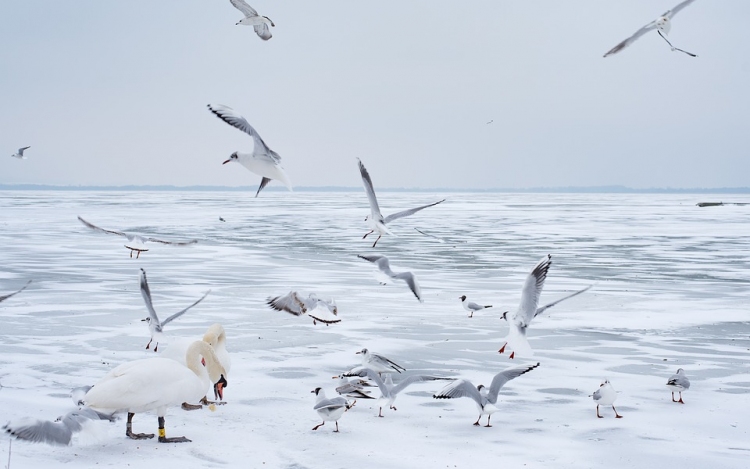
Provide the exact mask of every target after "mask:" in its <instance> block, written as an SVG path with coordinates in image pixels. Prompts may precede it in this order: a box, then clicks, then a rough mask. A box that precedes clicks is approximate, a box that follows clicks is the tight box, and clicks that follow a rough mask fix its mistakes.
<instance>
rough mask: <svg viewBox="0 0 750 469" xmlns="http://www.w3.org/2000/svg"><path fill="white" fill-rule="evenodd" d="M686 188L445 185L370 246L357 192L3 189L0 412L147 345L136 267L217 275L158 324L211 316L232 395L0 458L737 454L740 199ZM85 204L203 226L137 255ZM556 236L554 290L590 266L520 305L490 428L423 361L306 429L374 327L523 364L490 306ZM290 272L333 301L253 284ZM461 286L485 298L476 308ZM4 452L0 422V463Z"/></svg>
mask: <svg viewBox="0 0 750 469" xmlns="http://www.w3.org/2000/svg"><path fill="white" fill-rule="evenodd" d="M442 196H443V194H429V193H427V194H426V193H394V192H383V193H382V194H380V199H381V200H380V201H381V206H382V208H383V210H384V211H385V212H388V211H389V210H392V209H397V208H398V207H403V206H415V205H419V204H422V203H425V201H430V200H432V199H434V198H435V197H442ZM699 198H700V197H696V196H691V195H653V194H649V195H622V194H617V195H606V194H584V195H577V194H521V195H519V194H450V195H449V197H448V200H447V201H446V202H445V203H443V204H440V205H439V206H437V207H433V208H431V209H429V210H424V211H422V212H420V213H419V214H417V215H415V216H413V217H410V218H407V219H403V220H398V221H397V222H394V223H393V226H392V227H391V229H392V230H393V231H394V233H395V234H396V235H397V237H395V236H389V235H386V236H384V237H383V239H381V240H380V242H379V243H378V246H377V248H375V249H372V248H371V245H372V243H371V242H368V240H364V241H363V240H362V239H361V238H362V236H363V235H364V234H365V233H366V232H367V229H366V224H365V223H364V222H363V220H364V217H365V215H367V214H368V213H369V208H368V205H367V199H366V197H365V195H364V193H344V194H342V193H305V192H294V193H280V192H269V193H266V194H264V195H262V196H261V197H259V198H257V199H256V198H253V194H252V193H247V194H243V193H235V192H227V193H208V192H184V193H180V192H123V193H116V192H52V191H42V192H0V214H1V215H0V242H1V243H2V246H3V249H2V251H0V266H1V267H0V293H1V292H10V291H14V290H15V289H17V288H20V287H21V286H22V285H23V284H24V283H25V282H26V281H27V280H28V279H33V280H34V283H32V284H31V285H30V286H29V288H28V289H27V290H26V291H24V292H22V293H20V294H19V295H17V296H15V297H13V298H11V299H9V300H8V301H6V302H4V303H2V304H0V316H1V317H2V326H1V327H0V352H1V353H0V385H2V388H0V408H1V409H2V414H0V425H1V424H4V423H5V421H8V420H13V419H16V418H20V417H33V418H39V419H45V420H50V419H54V418H55V417H57V416H58V415H64V414H65V413H67V412H68V411H70V410H71V409H72V408H73V407H72V406H73V404H72V401H71V400H70V399H69V398H68V397H66V395H67V393H68V392H69V391H70V389H72V388H74V387H77V386H82V385H86V384H92V383H94V382H96V381H97V380H98V379H99V378H101V377H102V376H103V375H104V374H105V373H106V372H107V371H108V370H110V369H112V368H113V367H115V366H117V365H118V364H120V363H122V362H124V361H128V360H133V359H138V358H143V357H145V356H153V355H154V354H153V352H150V351H146V350H145V349H144V345H145V343H146V342H147V341H148V336H149V335H148V328H147V326H146V324H145V323H143V322H141V321H140V320H141V319H143V318H144V317H146V315H147V313H146V310H145V307H144V305H143V300H142V298H141V296H140V293H139V290H138V268H139V267H143V268H144V269H145V270H146V271H147V272H148V273H149V279H150V280H151V282H152V285H151V286H152V291H153V293H154V298H153V299H154V303H155V306H156V308H157V310H158V311H176V310H179V309H181V308H182V307H184V304H185V303H186V302H190V301H193V299H194V298H196V297H198V296H200V295H202V294H203V293H204V292H205V291H206V290H208V289H212V293H211V295H209V296H208V297H207V298H206V300H205V301H204V302H202V303H201V304H200V305H198V306H196V307H195V308H193V309H191V310H190V311H189V312H188V313H186V314H185V315H184V316H182V317H181V318H180V319H179V320H178V321H174V322H173V323H171V324H170V327H169V329H168V330H167V333H166V336H165V342H164V343H163V344H160V349H161V348H162V347H164V348H165V349H167V347H168V344H169V341H170V338H172V339H174V340H175V341H176V340H177V338H180V337H182V338H193V339H196V340H199V339H200V338H201V337H202V335H203V333H204V331H205V329H206V328H207V327H208V326H209V325H211V324H213V323H215V322H219V323H222V324H223V325H224V327H225V328H226V330H227V348H228V350H229V352H230V353H231V354H232V362H233V368H232V372H231V374H230V376H229V377H228V378H229V387H228V388H227V390H226V394H225V398H226V400H227V401H228V404H227V405H225V406H219V407H217V409H216V411H215V412H210V411H208V410H203V411H196V412H184V411H182V410H180V409H176V408H175V409H170V411H169V412H168V414H167V421H166V422H167V425H166V428H167V436H179V435H185V436H187V437H188V438H190V439H192V440H193V443H189V444H182V445H164V444H158V443H156V442H155V441H153V440H151V441H131V440H128V439H127V438H125V436H124V426H125V424H124V422H123V421H122V420H121V421H118V422H115V423H114V424H111V425H109V427H108V431H109V435H107V438H105V439H104V440H103V441H101V440H99V441H97V442H96V443H91V442H88V443H87V442H78V443H77V444H76V445H74V446H73V447H69V448H68V447H64V448H57V447H54V448H53V447H46V446H39V445H33V444H28V443H25V442H15V443H14V444H13V453H12V462H11V467H31V468H46V467H56V466H59V465H60V463H69V462H70V463H74V464H77V466H78V467H93V466H95V465H99V466H110V467H123V466H126V465H130V467H165V468H170V467H178V466H182V467H197V466H198V465H201V466H203V467H280V468H317V467H331V468H337V467H350V466H351V465H352V464H357V465H358V466H362V467H390V468H437V467H469V466H472V467H473V466H476V465H502V466H504V467H527V468H535V467H576V468H587V467H602V466H603V465H605V464H606V465H607V466H608V467H612V468H619V467H645V466H647V465H648V466H665V467H666V466H669V467H674V466H675V465H676V463H679V464H678V465H679V466H681V467H736V468H740V467H747V466H748V463H747V461H748V457H749V456H748V455H749V454H750V453H749V451H750V443H749V442H750V437H749V435H748V428H749V426H750V423H749V422H750V311H748V309H749V308H748V304H750V301H749V300H750V288H749V287H750V280H749V279H748V274H749V273H750V237H749V236H748V233H750V209H749V208H748V207H747V206H746V207H741V206H722V207H712V208H711V209H705V208H698V207H696V206H695V203H696V201H698V199H699ZM736 198H737V200H738V201H740V202H743V201H750V197H747V196H738V197H736ZM740 199H743V200H740ZM744 199H747V200H744ZM78 215H80V216H83V217H84V218H86V219H92V220H96V221H97V223H99V224H101V225H102V226H112V227H117V228H118V229H122V230H125V231H135V232H141V233H147V234H149V235H151V236H155V237H165V238H168V239H191V238H196V239H198V240H199V243H198V244H196V245H193V246H187V247H174V246H162V245H153V246H152V247H151V250H149V251H148V252H146V253H143V254H142V256H141V258H140V259H138V260H136V259H131V258H129V257H128V250H127V249H125V248H124V247H123V246H122V242H121V241H122V240H121V239H118V238H117V237H112V236H107V235H100V234H97V233H93V232H91V231H90V230H88V229H86V228H85V227H84V226H82V225H81V224H80V223H79V222H78V221H77V220H76V216H78ZM219 216H221V217H223V218H224V219H225V220H226V223H222V222H220V221H218V217H219ZM414 228H419V229H422V230H424V231H426V232H429V233H430V234H433V235H435V236H438V237H441V238H446V239H449V240H456V242H455V244H451V243H440V242H439V241H438V240H435V239H431V238H429V237H425V236H424V235H421V234H420V233H418V232H417V231H416V230H414ZM368 253H378V254H384V255H386V256H388V257H389V258H390V259H391V261H392V263H393V265H394V266H398V268H399V269H404V270H411V271H413V272H414V273H415V275H417V277H418V278H419V282H420V284H421V287H422V291H423V294H424V298H425V303H424V304H419V303H418V302H417V301H415V300H414V298H413V296H412V294H411V292H409V290H408V289H407V288H404V287H403V285H401V284H395V285H387V286H382V285H379V284H378V282H377V281H376V280H375V279H374V278H373V272H372V266H371V265H369V264H368V263H366V262H363V261H362V260H361V259H358V258H357V257H356V255H357V254H368ZM547 253H551V254H552V260H553V264H552V267H551V269H550V274H549V277H548V279H547V281H546V284H545V289H544V291H543V293H542V297H541V301H542V302H543V303H544V302H549V301H552V300H554V299H556V298H558V297H560V296H564V295H565V294H566V293H568V292H571V291H574V290H576V289H579V288H582V287H584V286H586V285H589V284H591V283H595V284H596V286H595V287H594V288H593V289H592V290H590V291H589V292H586V293H585V294H583V295H580V296H578V297H575V298H573V299H570V300H568V301H565V302H563V303H561V304H559V305H557V306H556V307H555V308H553V309H551V310H549V311H546V312H545V313H544V314H543V315H541V316H539V317H537V318H536V319H535V320H534V322H533V323H532V324H531V327H530V328H529V333H528V337H529V342H530V344H531V346H532V348H533V349H534V352H535V356H534V361H537V360H538V361H540V362H541V364H542V366H541V367H539V368H538V369H536V370H534V371H532V372H530V373H528V374H526V375H524V376H522V377H520V378H518V379H516V380H513V381H511V382H510V383H509V384H508V385H507V387H506V388H504V389H503V390H502V391H501V397H500V399H499V400H498V405H497V406H498V407H499V408H500V411H499V412H498V413H496V414H495V415H494V416H493V418H492V422H493V424H494V427H493V428H483V427H481V428H476V427H473V426H472V425H471V423H472V422H474V420H476V417H477V412H476V410H475V407H474V403H473V402H472V401H470V400H469V399H458V400H454V401H448V402H443V401H436V400H434V399H432V398H431V395H432V393H435V392H437V391H439V390H440V388H441V387H442V386H443V385H444V383H440V382H435V383H423V384H418V385H414V386H413V387H411V388H409V392H405V393H403V394H402V395H401V396H400V397H399V400H398V405H397V407H398V411H391V410H387V409H384V415H385V418H382V419H380V418H377V417H375V416H376V415H377V413H378V409H377V407H376V402H375V403H374V402H367V401H364V400H360V401H358V402H357V405H356V406H355V407H354V408H352V409H351V410H350V411H349V412H347V413H346V414H345V415H344V416H343V417H342V418H341V420H340V422H339V426H340V428H341V433H340V434H334V433H331V431H332V429H333V425H331V424H330V423H329V424H326V425H325V426H323V427H321V428H320V429H319V430H318V431H316V432H313V431H311V428H312V427H313V426H314V425H317V424H318V423H320V421H319V420H318V417H317V414H316V413H315V412H314V411H313V410H312V407H313V404H314V396H313V395H312V394H311V393H310V391H311V390H312V389H314V388H315V387H318V386H322V387H324V388H325V389H326V391H327V393H328V395H329V396H332V395H334V392H333V388H334V387H335V384H336V381H335V380H332V379H331V377H332V376H334V375H337V374H339V373H340V372H342V371H344V370H346V369H348V368H350V367H351V366H354V365H356V364H358V363H359V356H358V355H355V352H356V351H358V350H360V349H362V348H363V347H367V348H369V349H371V350H373V351H376V352H379V353H382V354H384V355H386V356H388V357H390V358H392V359H393V360H394V361H396V362H397V363H399V364H401V365H403V366H404V367H406V368H407V370H408V371H407V372H419V373H429V374H435V375H444V376H452V377H462V378H466V379H470V380H472V381H473V382H475V383H480V382H484V384H489V380H490V379H491V377H492V375H494V374H495V373H496V372H497V371H500V370H502V369H505V368H506V367H509V366H518V365H523V364H526V361H517V360H514V361H510V360H509V359H508V355H507V354H505V355H499V354H498V353H497V349H498V348H499V346H500V345H501V343H500V342H501V340H502V338H503V337H504V336H505V335H506V333H507V326H506V324H505V323H504V322H503V321H502V320H501V319H500V315H501V314H502V312H503V311H506V310H512V309H514V308H516V307H517V305H518V301H519V298H520V290H521V286H522V283H523V280H524V278H525V276H526V275H527V274H528V272H529V271H530V269H531V268H532V267H533V266H534V264H535V263H536V262H537V261H538V259H539V258H540V257H541V256H543V255H545V254H547ZM291 289H302V290H307V291H315V292H316V293H318V294H320V295H322V296H325V297H332V298H335V299H336V301H337V304H338V308H339V317H340V318H341V319H342V322H341V323H339V324H334V325H331V326H325V325H322V324H318V325H317V326H314V325H313V324H312V322H311V321H309V320H304V321H300V320H298V319H299V318H295V317H293V316H291V315H289V314H282V313H280V312H278V311H273V310H271V309H270V308H268V307H267V306H266V305H265V301H266V298H267V297H268V296H271V295H275V294H278V292H283V291H289V290H291ZM463 294H466V295H468V296H469V297H470V298H473V297H476V298H482V301H484V302H487V304H493V305H494V306H495V307H494V308H492V309H490V310H487V311H483V312H480V313H477V314H476V315H475V316H474V318H471V319H470V318H468V317H467V316H466V314H465V312H464V310H463V308H462V307H461V302H460V300H459V299H458V297H459V296H460V295H463ZM680 367H681V368H684V369H685V371H686V373H687V375H688V377H689V378H690V380H691V382H692V386H691V389H690V390H689V391H687V392H685V393H684V396H683V397H684V400H685V402H686V404H685V405H680V404H674V403H672V402H670V392H669V389H668V388H667V387H666V386H665V383H666V380H667V378H668V377H669V376H670V375H671V374H673V373H674V372H675V371H676V370H677V368H680ZM605 377H606V378H609V380H610V381H611V382H612V384H613V386H614V387H615V389H617V390H618V391H619V395H618V400H617V402H616V403H615V405H616V406H617V409H618V411H619V412H620V413H621V414H622V415H623V416H624V418H623V419H619V420H615V419H614V418H613V414H612V412H611V409H603V410H602V414H603V415H604V416H605V418H604V419H597V418H596V417H595V414H594V411H595V406H594V405H593V401H592V400H591V398H589V397H588V395H589V394H591V392H592V391H594V390H595V389H596V388H597V387H598V385H599V383H600V381H601V380H602V379H603V378H605ZM396 381H397V380H396ZM374 393H375V394H377V391H375V392H374ZM155 429H156V415H155V414H153V413H151V414H149V413H146V414H142V415H137V416H136V417H135V420H134V430H135V431H137V432H154V431H155ZM3 442H5V443H3ZM7 450H8V445H7V441H6V440H0V461H3V464H5V462H4V461H5V460H6V458H7Z"/></svg>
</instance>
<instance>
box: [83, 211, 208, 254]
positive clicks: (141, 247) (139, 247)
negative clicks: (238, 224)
mask: <svg viewBox="0 0 750 469" xmlns="http://www.w3.org/2000/svg"><path fill="white" fill-rule="evenodd" d="M78 220H79V221H80V222H81V223H83V224H84V225H86V226H87V227H89V228H91V229H92V230H94V231H98V232H100V233H107V234H113V235H118V236H124V237H125V238H127V239H128V243H127V244H126V245H125V247H126V248H128V249H130V257H133V253H134V252H135V253H137V254H136V256H135V258H136V259H138V258H139V257H140V256H141V253H142V252H146V251H148V248H147V247H146V246H145V245H146V243H147V242H151V243H161V244H171V245H172V246H187V245H189V244H195V243H197V242H198V240H197V239H191V240H190V241H164V240H162V239H157V238H151V237H145V236H141V235H138V234H128V233H123V232H122V231H114V230H105V229H104V228H99V227H98V226H96V225H94V224H93V223H89V222H87V221H86V220H84V219H83V218H81V217H78Z"/></svg>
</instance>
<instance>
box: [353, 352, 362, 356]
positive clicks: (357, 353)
mask: <svg viewBox="0 0 750 469" xmlns="http://www.w3.org/2000/svg"><path fill="white" fill-rule="evenodd" d="M361 353H362V352H356V353H355V354H354V355H359V354H361Z"/></svg>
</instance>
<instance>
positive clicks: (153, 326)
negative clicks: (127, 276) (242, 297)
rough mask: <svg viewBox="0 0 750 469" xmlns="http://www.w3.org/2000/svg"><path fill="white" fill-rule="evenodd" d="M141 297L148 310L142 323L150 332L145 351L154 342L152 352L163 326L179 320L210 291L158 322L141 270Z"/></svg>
mask: <svg viewBox="0 0 750 469" xmlns="http://www.w3.org/2000/svg"><path fill="white" fill-rule="evenodd" d="M140 283H141V295H142V296H143V301H144V302H145V303H146V309H148V317H147V318H146V319H142V321H146V322H147V323H148V329H149V331H150V332H151V340H149V341H148V344H146V349H148V348H149V347H150V346H151V342H153V341H154V340H156V345H155V346H154V352H156V351H157V349H158V348H159V340H160V338H161V336H162V333H163V332H164V326H166V325H167V324H169V323H170V322H172V321H173V320H175V319H177V318H179V317H180V316H182V315H183V314H185V312H187V310H189V309H190V308H192V307H193V306H195V305H197V304H198V303H200V302H201V301H203V299H204V298H205V297H206V296H208V294H209V293H211V290H209V291H207V292H206V294H205V295H203V296H202V297H201V298H200V299H199V300H198V301H196V302H195V303H193V304H191V305H190V306H188V307H187V308H185V309H183V310H182V311H180V312H177V313H175V314H173V315H171V316H169V317H168V318H167V319H165V320H164V321H159V317H158V316H157V315H156V311H155V310H154V305H153V303H152V302H151V290H150V289H149V288H148V281H147V280H146V271H145V270H143V269H141V282H140Z"/></svg>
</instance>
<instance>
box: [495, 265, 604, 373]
mask: <svg viewBox="0 0 750 469" xmlns="http://www.w3.org/2000/svg"><path fill="white" fill-rule="evenodd" d="M551 264H552V256H551V255H549V254H548V255H547V256H546V257H544V258H543V259H542V260H541V261H539V263H538V264H537V265H536V267H534V270H532V271H531V273H530V274H529V275H528V277H526V281H525V282H524V284H523V290H521V303H520V304H519V305H518V309H517V310H516V312H515V313H513V315H512V316H511V317H510V319H509V318H508V312H507V311H506V312H504V313H503V319H505V320H506V321H507V322H508V336H507V337H506V338H505V344H504V345H503V346H502V347H501V348H500V350H498V352H499V353H503V352H505V347H506V346H507V345H508V344H510V346H511V348H512V349H513V352H512V353H511V354H510V358H513V357H515V355H516V352H518V353H519V354H528V355H531V353H532V352H531V346H530V345H529V341H528V340H527V339H526V330H527V328H528V327H529V324H530V323H531V320H532V319H534V318H535V317H537V316H539V315H540V314H542V313H543V312H545V311H546V310H547V309H549V308H551V307H553V306H555V305H556V304H558V303H560V302H561V301H564V300H567V299H569V298H573V297H574V296H576V295H580V294H581V293H583V292H585V291H587V290H588V289H589V288H591V287H592V286H593V285H589V286H588V287H586V288H584V289H583V290H578V291H577V292H575V293H571V294H570V295H568V296H566V297H563V298H560V299H559V300H557V301H553V302H552V303H549V304H547V305H544V306H542V307H539V296H541V294H542V287H544V281H545V280H546V279H547V271H548V270H549V266H550V265H551Z"/></svg>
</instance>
